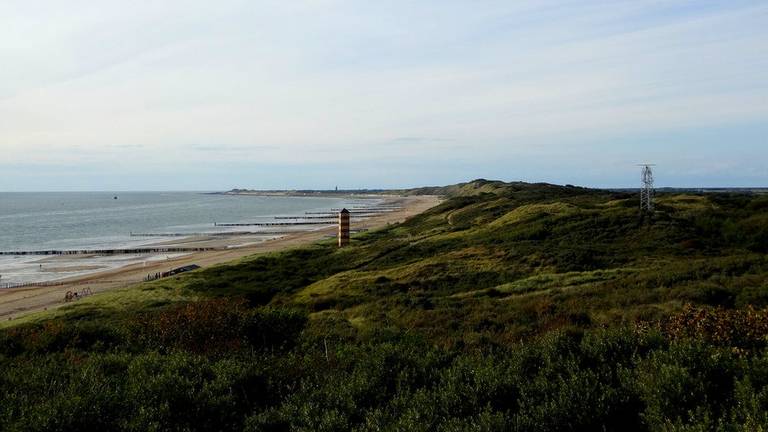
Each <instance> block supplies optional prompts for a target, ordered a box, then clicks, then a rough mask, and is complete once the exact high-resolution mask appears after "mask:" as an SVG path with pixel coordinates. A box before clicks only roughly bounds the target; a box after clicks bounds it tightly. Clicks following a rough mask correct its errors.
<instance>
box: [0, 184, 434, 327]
mask: <svg viewBox="0 0 768 432" xmlns="http://www.w3.org/2000/svg"><path fill="white" fill-rule="evenodd" d="M347 196H350V197H355V198H359V197H362V196H365V195H364V194H355V195H347ZM375 197H377V198H382V199H384V200H385V203H386V204H389V205H399V206H401V207H402V208H401V209H398V210H397V211H392V212H388V213H382V214H378V215H375V216H373V217H370V218H366V219H363V220H359V221H356V222H354V226H353V229H376V228H380V227H383V226H386V225H387V224H390V223H396V222H401V221H403V220H405V219H407V218H409V217H411V216H414V215H416V214H419V213H421V212H423V211H425V210H427V209H429V208H431V207H433V206H435V205H437V204H439V203H440V201H441V199H440V198H439V197H438V196H434V195H417V196H405V197H404V196H393V195H379V194H376V195H375ZM335 233H336V227H335V226H330V227H324V228H321V229H315V230H310V231H297V232H295V233H289V234H284V235H281V236H280V237H276V238H272V239H268V240H263V241H260V242H255V243H251V244H245V245H243V246H239V247H232V248H229V249H223V250H221V249H219V250H213V251H203V252H193V253H189V254H184V255H181V256H175V257H169V258H168V259H166V260H161V261H147V262H146V263H135V264H130V265H127V266H124V267H120V268H116V269H109V270H106V271H103V272H97V273H91V274H88V275H82V276H74V277H71V278H65V279H62V280H59V281H57V282H60V284H58V285H56V286H33V287H22V288H9V289H4V290H0V319H2V320H3V321H6V320H13V319H16V318H19V317H21V316H24V315H27V314H29V313H32V312H36V311H40V310H49V309H53V308H58V307H61V306H64V305H66V304H69V303H65V302H64V295H65V294H66V292H67V291H76V290H79V289H84V288H86V287H87V288H89V289H90V290H91V291H92V292H93V293H94V294H95V295H98V293H100V292H105V291H110V290H114V289H118V288H125V287H128V286H131V285H134V284H137V283H140V282H142V281H143V280H144V278H145V277H146V275H147V274H151V273H156V272H165V271H168V270H169V269H170V268H177V267H182V266H187V265H192V264H196V265H198V266H200V267H203V268H205V267H210V266H213V265H217V264H223V263H226V262H230V261H235V260H238V259H241V258H244V257H247V256H250V255H254V254H259V253H268V252H276V251H281V250H285V249H290V248H295V247H299V246H303V245H307V244H311V243H313V242H316V241H320V240H323V239H325V238H328V237H330V236H334V235H335ZM239 240H242V238H240V237H234V236H233V237H232V238H224V239H214V240H211V239H205V238H195V237H189V238H184V239H179V240H178V241H173V242H171V243H172V244H180V243H183V244H185V245H195V244H211V242H215V243H216V244H217V245H220V246H223V247H226V246H231V245H232V244H233V243H235V242H237V241H239ZM168 244H169V242H168V241H165V242H159V243H154V244H153V246H163V245H168Z"/></svg>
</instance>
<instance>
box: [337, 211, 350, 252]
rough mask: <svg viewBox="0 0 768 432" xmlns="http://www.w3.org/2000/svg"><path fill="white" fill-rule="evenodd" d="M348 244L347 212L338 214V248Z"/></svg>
mask: <svg viewBox="0 0 768 432" xmlns="http://www.w3.org/2000/svg"><path fill="white" fill-rule="evenodd" d="M348 244H349V210H347V209H341V211H340V212H339V247H344V246H346V245H348Z"/></svg>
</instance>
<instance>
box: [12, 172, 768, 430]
mask: <svg viewBox="0 0 768 432" xmlns="http://www.w3.org/2000/svg"><path fill="white" fill-rule="evenodd" d="M418 192H430V193H435V192H438V193H444V194H447V195H449V196H450V199H448V200H447V201H446V202H444V203H443V204H441V205H440V206H438V207H436V208H433V209H431V210H430V211H428V212H426V213H424V214H422V215H419V216H417V217H415V218H412V219H410V220H409V221H407V222H405V223H403V224H398V225H393V226H390V227H388V228H387V229H384V230H380V231H376V232H372V233H369V234H366V235H364V236H359V237H356V238H354V240H353V244H352V246H351V247H349V248H345V249H341V250H339V249H336V248H335V247H334V246H333V245H332V244H331V243H322V244H318V245H314V246H311V247H307V248H303V249H297V250H292V251H286V252H283V253H279V254H270V255H263V256H257V257H253V258H250V259H246V260H243V261H241V262H238V263H236V264H231V265H225V266H218V267H215V268H211V269H207V270H203V271H198V272H193V273H191V274H188V275H185V276H180V277H176V278H173V279H167V280H161V281H156V282H153V283H147V284H142V285H140V286H137V287H134V288H131V289H129V290H125V291H120V292H115V293H110V294H105V295H103V296H94V297H93V298H91V299H88V300H83V301H81V302H79V303H78V304H76V305H73V306H72V307H68V308H66V309H62V310H60V311H59V312H57V313H55V314H53V313H51V314H47V315H44V316H42V317H40V318H39V319H37V320H35V321H33V322H30V323H25V324H22V325H17V326H14V327H9V328H6V329H4V330H2V332H0V365H1V366H2V368H1V369H0V428H1V429H3V430H25V431H26V430H249V431H257V430H265V431H266V430H269V431H272V430H306V431H318V430H328V431H336V430H360V431H364V430H365V431H367V430H391V431H400V430H420V431H422V430H423V431H431V430H442V431H460V430H474V431H483V430H487V431H496V430H520V431H536V430H541V431H556V430H557V431H560V430H562V431H568V430H571V431H579V430H621V431H626V430H630V431H631V430H636V431H646V430H654V431H655V430H681V431H682V430H686V431H687V430H690V431H705V430H728V431H730V430H745V431H747V430H748V431H754V430H765V429H766V428H768V414H766V413H768V346H767V345H768V309H766V306H768V258H766V255H765V252H766V251H767V250H768V212H766V209H768V196H760V195H746V194H742V195H735V194H707V195H695V194H687V195H684V194H676V195H662V196H660V197H659V198H658V200H657V212H656V213H655V214H653V215H649V216H646V217H645V218H643V219H640V218H639V217H638V212H637V207H638V203H637V199H636V197H633V196H631V195H628V194H622V193H612V192H606V191H595V190H588V189H582V188H576V187H570V186H568V187H560V186H552V185H529V184H517V183H515V184H506V183H500V182H487V181H475V182H471V183H468V184H463V185H457V186H452V187H448V188H443V189H439V190H434V189H432V190H424V191H413V193H418Z"/></svg>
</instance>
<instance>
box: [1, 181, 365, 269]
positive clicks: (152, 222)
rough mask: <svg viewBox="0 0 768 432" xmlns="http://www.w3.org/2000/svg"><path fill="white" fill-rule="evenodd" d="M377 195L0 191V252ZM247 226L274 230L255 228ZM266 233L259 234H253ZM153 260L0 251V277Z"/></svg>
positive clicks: (88, 244) (180, 230)
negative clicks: (16, 254)
mask: <svg viewBox="0 0 768 432" xmlns="http://www.w3.org/2000/svg"><path fill="white" fill-rule="evenodd" d="M377 201H378V200H376V199H374V200H371V199H360V198H349V197H338V198H335V197H334V198H326V197H288V196H239V195H217V194H205V193H197V192H39V193H0V251H25V250H51V249H55V250H73V249H78V250H80V249H86V250H92V249H116V248H130V247H137V246H142V245H148V244H153V243H158V242H162V241H171V240H172V241H174V242H175V241H180V240H182V239H183V237H178V236H176V237H167V238H166V237H135V236H132V235H131V234H132V233H133V234H134V235H135V234H136V233H142V234H170V233H173V234H177V235H183V234H190V235H192V234H194V233H222V232H231V231H242V230H243V228H235V227H221V226H215V225H214V223H216V222H218V223H222V222H235V223H248V222H271V221H273V220H274V219H273V217H274V216H301V215H303V214H304V212H307V211H324V210H328V209H330V208H336V207H345V206H346V207H349V206H354V205H360V204H361V203H376V202H377ZM302 229H313V228H312V226H307V227H304V228H302ZM247 230H248V231H274V229H272V230H270V229H269V228H261V227H248V228H247ZM255 238H257V239H258V237H255ZM267 238H269V236H267V235H265V236H263V237H261V238H260V240H264V239H267ZM251 241H253V240H251ZM157 259H166V255H165V254H163V255H162V256H159V255H157V254H154V255H151V254H145V255H117V256H87V257H82V256H74V257H45V256H0V282H2V283H9V282H13V283H15V282H40V281H49V280H55V279H59V278H62V277H70V276H77V275H82V274H87V273H92V272H94V271H101V270H105V269H110V268H118V267H121V266H124V265H128V264H132V263H136V262H141V261H147V260H157Z"/></svg>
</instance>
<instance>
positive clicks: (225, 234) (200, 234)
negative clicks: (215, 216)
mask: <svg viewBox="0 0 768 432" xmlns="http://www.w3.org/2000/svg"><path fill="white" fill-rule="evenodd" d="M295 232H296V231H229V232H197V233H134V232H132V233H131V237H237V236H255V235H264V236H269V235H285V234H292V233H295Z"/></svg>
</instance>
